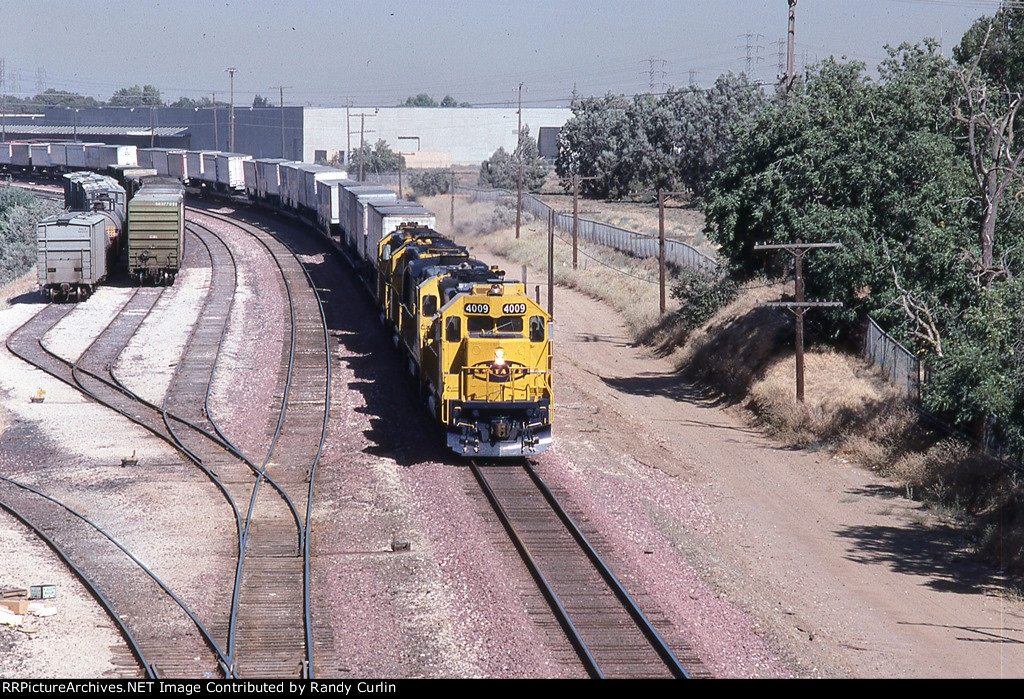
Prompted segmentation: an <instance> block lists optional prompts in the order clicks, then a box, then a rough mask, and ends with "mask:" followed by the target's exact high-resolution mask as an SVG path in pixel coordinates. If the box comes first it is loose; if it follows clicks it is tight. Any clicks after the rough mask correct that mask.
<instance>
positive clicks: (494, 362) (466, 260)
mask: <svg viewBox="0 0 1024 699" xmlns="http://www.w3.org/2000/svg"><path fill="white" fill-rule="evenodd" d="M377 262H378V264H377V284H376V286H377V298H378V301H379V302H380V305H381V312H382V317H383V319H384V321H385V323H386V324H387V325H388V326H389V327H390V328H392V330H393V332H394V341H395V344H396V346H397V347H399V348H400V349H401V350H402V351H403V352H404V353H405V354H406V356H407V358H408V362H409V369H410V371H411V372H412V373H413V375H414V376H416V377H417V379H418V380H419V383H420V390H421V393H422V395H423V397H424V399H425V400H426V402H427V405H428V406H429V408H430V410H431V412H432V413H433V414H434V415H435V416H436V417H437V419H438V420H440V422H441V424H442V425H444V428H445V432H446V435H447V443H448V447H449V448H450V449H452V450H453V451H455V452H457V453H459V454H474V455H478V456H486V457H509V456H523V455H526V454H536V453H539V452H541V451H544V450H545V449H546V448H547V447H548V446H549V445H550V444H551V417H552V415H551V411H552V383H551V318H550V317H549V316H548V314H547V313H546V312H545V311H544V310H543V309H541V307H540V306H539V305H537V303H536V302H534V301H533V300H532V299H531V298H530V297H529V296H528V295H527V294H526V288H525V285H524V284H523V283H522V282H517V281H511V280H506V279H505V274H504V272H502V271H501V270H499V269H497V268H496V267H488V266H487V265H486V264H484V263H483V262H480V261H479V260H475V259H473V258H471V257H470V256H469V253H468V252H467V251H466V249H465V248H463V247H461V246H458V245H456V244H455V243H453V242H452V241H451V240H448V239H447V238H444V237H443V236H441V235H439V234H438V233H437V232H436V231H434V230H432V229H430V228H428V227H426V226H413V225H403V226H401V227H399V228H398V229H397V230H396V231H395V232H393V233H392V234H390V235H388V236H386V237H384V238H382V239H381V241H380V243H379V245H378V259H377Z"/></svg>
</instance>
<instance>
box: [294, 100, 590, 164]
mask: <svg viewBox="0 0 1024 699" xmlns="http://www.w3.org/2000/svg"><path fill="white" fill-rule="evenodd" d="M361 113H362V114H367V115H368V116H366V117H365V125H366V131H367V133H366V134H365V138H366V142H367V143H369V144H371V145H372V144H373V143H376V142H377V140H378V139H381V138H383V139H384V140H385V141H387V142H388V145H389V146H391V148H392V150H395V151H401V152H407V151H417V150H419V151H439V152H444V153H449V154H450V155H451V161H452V162H453V163H455V164H460V165H471V164H474V165H477V164H479V163H480V162H481V161H483V160H486V159H487V158H489V157H490V156H491V154H492V153H494V151H496V150H497V149H498V148H499V147H504V148H505V150H507V151H512V150H514V149H515V147H516V138H517V137H516V123H517V116H516V109H515V108H514V107H513V108H507V107H488V108H468V107H467V108H451V109H448V108H440V107H381V108H380V109H374V108H367V107H352V108H351V109H350V114H351V115H352V116H350V118H349V121H350V124H351V131H352V140H351V143H352V148H353V149H355V148H358V147H359V122H360V118H359V117H358V116H355V115H357V114H361ZM369 115H372V116H369ZM571 116H572V112H571V111H570V110H569V109H523V125H524V126H529V127H530V135H531V136H533V137H534V138H536V137H537V134H538V132H539V131H540V127H542V126H554V127H560V126H562V125H564V124H565V122H566V121H568V120H569V117H571ZM303 131H304V134H305V145H304V150H303V159H304V160H308V161H310V162H312V160H313V151H314V150H343V151H344V150H347V149H348V145H347V140H346V136H345V109H344V108H335V107H328V108H315V107H307V108H306V109H305V115H304V129H303Z"/></svg>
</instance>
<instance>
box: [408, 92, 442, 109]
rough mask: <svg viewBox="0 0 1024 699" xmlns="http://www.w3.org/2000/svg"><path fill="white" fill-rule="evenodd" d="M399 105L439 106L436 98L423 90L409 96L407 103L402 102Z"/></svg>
mask: <svg viewBox="0 0 1024 699" xmlns="http://www.w3.org/2000/svg"><path fill="white" fill-rule="evenodd" d="M399 106H402V107H436V106H437V102H435V101H434V98H433V97H431V96H430V95H428V94H427V93H425V92H421V93H420V94H418V95H416V96H415V97H408V98H407V99H406V100H405V103H404V104H402V105H399Z"/></svg>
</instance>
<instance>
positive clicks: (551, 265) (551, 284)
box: [548, 209, 555, 318]
mask: <svg viewBox="0 0 1024 699" xmlns="http://www.w3.org/2000/svg"><path fill="white" fill-rule="evenodd" d="M548 315H549V316H551V317H552V318H554V317H555V210H554V209H548Z"/></svg>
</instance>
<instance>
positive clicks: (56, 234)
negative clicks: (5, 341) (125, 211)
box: [36, 211, 123, 301]
mask: <svg viewBox="0 0 1024 699" xmlns="http://www.w3.org/2000/svg"><path fill="white" fill-rule="evenodd" d="M121 220H123V219H117V218H116V216H114V212H112V211H83V212H65V213H62V214H57V215H56V216H51V217H50V218H47V219H44V220H43V221H41V222H40V223H39V225H38V226H37V227H36V251H37V268H38V279H39V286H40V288H41V289H42V292H43V295H44V296H45V297H46V298H47V299H49V300H54V301H56V300H59V299H76V300H81V299H83V298H85V297H87V296H88V295H89V294H91V293H92V292H93V290H94V289H95V287H96V284H98V283H99V282H101V281H103V280H104V279H106V277H107V274H108V272H109V271H110V270H111V269H113V265H114V262H115V261H116V258H117V244H118V240H119V236H120V228H119V227H118V226H119V223H120V221H121Z"/></svg>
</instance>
